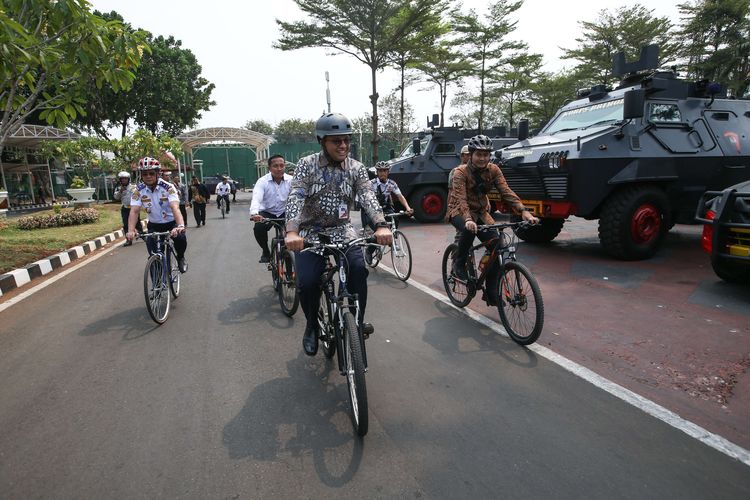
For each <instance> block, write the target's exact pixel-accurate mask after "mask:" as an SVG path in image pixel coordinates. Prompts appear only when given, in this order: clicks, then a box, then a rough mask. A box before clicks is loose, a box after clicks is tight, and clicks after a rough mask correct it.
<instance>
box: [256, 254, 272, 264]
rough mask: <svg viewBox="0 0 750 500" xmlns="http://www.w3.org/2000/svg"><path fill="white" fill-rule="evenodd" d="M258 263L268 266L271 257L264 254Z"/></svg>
mask: <svg viewBox="0 0 750 500" xmlns="http://www.w3.org/2000/svg"><path fill="white" fill-rule="evenodd" d="M258 262H260V263H261V264H268V263H269V262H271V256H270V255H268V254H267V253H264V254H263V255H261V256H260V260H259V261H258Z"/></svg>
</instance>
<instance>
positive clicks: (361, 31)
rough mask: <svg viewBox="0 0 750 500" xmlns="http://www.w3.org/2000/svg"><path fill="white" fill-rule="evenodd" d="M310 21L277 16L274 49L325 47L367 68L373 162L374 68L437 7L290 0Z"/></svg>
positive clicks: (413, 2)
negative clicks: (288, 20)
mask: <svg viewBox="0 0 750 500" xmlns="http://www.w3.org/2000/svg"><path fill="white" fill-rule="evenodd" d="M294 2H295V3H296V4H297V6H298V7H299V8H300V9H301V10H302V11H303V12H304V13H305V14H307V15H308V16H309V18H310V20H309V21H308V20H306V21H294V22H285V21H281V20H278V19H277V20H276V22H277V24H278V25H279V28H280V30H281V37H280V38H279V40H278V41H277V42H275V43H274V47H276V48H278V49H281V50H296V49H302V48H307V47H324V48H329V49H333V50H334V51H336V52H340V53H343V54H349V55H350V56H352V57H354V58H356V59H357V60H359V61H361V62H362V63H364V64H366V65H367V66H368V67H369V68H370V75H371V81H372V94H371V95H370V102H371V104H372V129H373V134H372V143H373V148H372V149H373V162H376V161H377V155H378V153H377V145H378V141H379V137H378V89H377V72H378V70H381V69H383V68H385V67H386V66H387V65H389V64H390V62H391V58H392V54H393V50H394V48H395V47H396V45H397V44H398V43H399V41H400V40H401V39H402V38H404V37H405V36H406V35H407V34H408V33H410V32H411V31H412V30H414V28H415V27H417V26H419V24H420V23H421V22H422V20H423V19H425V18H426V17H427V16H429V15H430V13H431V12H433V10H434V9H435V8H436V5H440V3H439V2H438V3H435V2H434V0H367V1H362V0H294Z"/></svg>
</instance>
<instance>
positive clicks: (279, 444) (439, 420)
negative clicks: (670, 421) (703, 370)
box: [0, 206, 750, 499]
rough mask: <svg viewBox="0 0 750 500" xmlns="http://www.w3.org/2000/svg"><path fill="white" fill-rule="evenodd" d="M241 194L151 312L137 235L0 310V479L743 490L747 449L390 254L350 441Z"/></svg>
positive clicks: (74, 486)
mask: <svg viewBox="0 0 750 500" xmlns="http://www.w3.org/2000/svg"><path fill="white" fill-rule="evenodd" d="M246 209H247V207H246V206H237V207H236V208H235V210H234V211H233V212H232V215H231V217H230V218H229V219H227V220H220V219H217V217H216V210H215V209H213V210H212V209H209V220H208V225H207V226H206V227H201V228H199V229H198V228H195V227H190V228H189V235H188V241H189V249H188V259H189V262H190V271H189V273H187V274H186V275H184V279H183V290H182V294H181V296H180V298H179V299H178V300H177V301H176V302H175V303H174V307H173V310H172V313H171V315H170V318H169V320H168V321H167V323H166V324H164V325H162V326H159V327H157V326H156V325H155V324H154V323H153V322H152V321H151V320H150V318H149V316H148V313H147V312H146V309H145V306H144V301H143V293H142V275H143V266H144V263H145V256H146V253H145V248H144V245H143V243H140V242H139V243H137V244H136V245H134V246H132V247H129V248H122V247H119V248H115V249H113V250H110V251H109V252H108V254H107V255H106V256H105V257H103V258H100V259H99V260H96V261H95V262H92V263H91V264H89V265H86V266H84V267H82V268H81V269H79V270H78V271H76V272H74V273H72V274H70V275H69V276H67V277H65V278H63V279H61V280H59V281H58V282H56V283H54V284H52V285H51V286H48V287H47V288H45V289H44V290H42V291H40V292H39V293H36V294H34V295H33V296H31V297H30V298H28V299H26V300H23V301H22V302H20V303H18V304H16V305H14V306H12V307H10V308H9V309H7V310H5V311H3V312H2V313H0V330H2V331H1V332H0V497H2V498H161V497H179V498H278V497H285V498H288V497H294V498H321V497H334V498H351V497H355V496H358V497H363V498H503V497H508V498H581V497H587V498H608V499H609V498H664V497H670V498H682V499H686V498H709V497H710V498H747V497H748V496H750V470H748V466H746V465H744V464H742V463H741V462H739V461H737V460H734V459H732V458H729V457H727V456H725V455H723V454H721V453H719V452H718V451H715V450H714V449H712V448H709V447H708V446H705V445H704V444H702V443H700V442H698V441H696V440H694V439H693V438H690V437H688V436H687V435H686V434H684V433H682V432H680V431H678V430H676V429H674V428H673V427H670V426H669V425H667V424H665V423H663V422H661V421H659V420H657V419H655V418H653V417H650V416H648V415H647V414H645V413H644V412H642V411H641V410H638V409H636V408H634V407H632V406H630V405H628V404H626V403H624V402H623V401H621V400H619V399H617V398H615V397H613V396H611V395H610V394H608V393H605V392H603V391H601V390H599V389H597V388H596V387H594V386H592V385H591V384H589V383H587V382H585V381H583V380H581V379H579V378H577V377H576V376H574V375H572V374H571V373H569V372H568V371H566V370H564V369H562V368H560V367H559V366H557V365H555V364H553V363H551V362H549V361H547V360H546V359H544V358H542V357H540V356H537V355H536V354H535V353H534V352H533V351H530V350H526V349H523V348H521V347H519V346H517V345H515V344H514V343H513V342H511V341H510V340H508V339H506V338H504V337H501V336H499V335H497V334H495V333H494V332H493V331H491V330H490V329H488V328H487V327H485V326H482V325H480V324H479V323H476V322H474V321H473V320H471V319H469V318H467V317H466V316H465V315H464V314H463V313H462V312H460V311H457V310H456V309H454V308H452V307H451V306H448V305H445V304H444V303H443V302H441V301H439V300H436V299H435V298H433V297H431V296H429V295H427V294H425V293H423V292H422V291H420V290H419V289H417V288H415V287H414V286H409V285H408V284H407V285H404V284H402V283H401V282H399V281H397V280H396V279H395V278H394V277H392V276H391V275H390V274H389V273H387V272H385V271H384V270H376V271H374V272H373V273H372V274H371V280H370V283H371V288H370V303H369V307H368V319H369V320H371V321H372V322H373V323H374V324H375V327H376V333H375V335H373V336H372V337H371V338H370V339H369V340H368V344H367V346H368V357H369V361H370V371H369V373H368V375H367V384H368V386H367V388H368V395H369V404H370V432H369V434H368V435H367V436H366V437H365V438H364V439H363V440H359V439H358V438H356V437H354V436H353V433H352V429H351V424H350V422H349V419H348V412H347V404H348V401H347V393H346V385H345V381H344V380H343V378H342V377H341V376H340V375H338V372H337V370H335V369H334V368H333V366H332V365H331V364H330V363H328V362H326V361H325V359H324V358H323V357H322V355H318V356H317V357H315V358H308V357H306V356H305V355H304V354H303V353H302V350H301V332H302V329H303V325H304V321H303V317H302V312H301V311H299V312H298V313H297V316H296V317H295V318H294V319H288V318H286V317H285V316H283V315H282V314H281V312H280V309H279V306H278V303H277V299H276V297H275V295H274V294H273V290H272V288H271V286H270V276H269V275H268V273H267V272H266V271H265V269H264V267H263V266H261V265H259V264H257V258H258V253H259V252H258V249H257V246H256V244H255V242H254V241H253V240H252V232H251V224H250V222H249V221H248V220H247V219H246V217H245V212H246ZM415 265H419V260H418V259H417V261H416V263H415Z"/></svg>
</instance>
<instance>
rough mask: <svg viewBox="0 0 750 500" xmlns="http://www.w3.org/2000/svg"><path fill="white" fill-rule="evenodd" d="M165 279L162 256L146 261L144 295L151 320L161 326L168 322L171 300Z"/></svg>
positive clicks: (153, 256) (156, 255) (152, 257)
mask: <svg viewBox="0 0 750 500" xmlns="http://www.w3.org/2000/svg"><path fill="white" fill-rule="evenodd" d="M164 278H165V274H164V263H163V262H162V260H161V256H160V255H158V254H154V255H152V256H151V257H149V258H148V261H146V271H145V272H144V274H143V293H144V295H145V298H146V309H148V314H149V315H150V316H151V319H153V320H154V321H156V322H157V323H159V324H160V325H161V324H162V323H164V322H165V321H167V316H168V315H169V304H170V298H171V297H170V293H169V289H168V286H167V283H166V280H165V279H164Z"/></svg>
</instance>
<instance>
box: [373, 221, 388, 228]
mask: <svg viewBox="0 0 750 500" xmlns="http://www.w3.org/2000/svg"><path fill="white" fill-rule="evenodd" d="M375 227H388V223H387V222H378V223H377V224H375Z"/></svg>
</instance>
